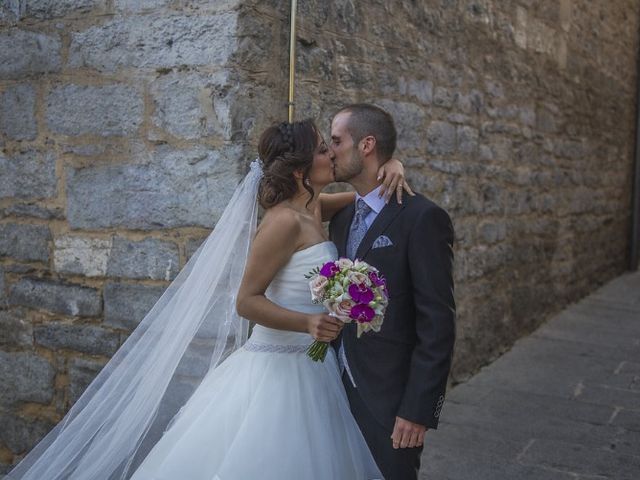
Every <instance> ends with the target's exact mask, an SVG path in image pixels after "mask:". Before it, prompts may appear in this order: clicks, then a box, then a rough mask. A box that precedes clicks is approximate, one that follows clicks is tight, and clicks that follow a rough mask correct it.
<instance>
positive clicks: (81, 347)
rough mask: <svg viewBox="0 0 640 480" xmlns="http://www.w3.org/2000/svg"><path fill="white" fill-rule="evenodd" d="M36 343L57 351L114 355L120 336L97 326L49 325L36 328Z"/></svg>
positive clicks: (34, 332)
mask: <svg viewBox="0 0 640 480" xmlns="http://www.w3.org/2000/svg"><path fill="white" fill-rule="evenodd" d="M33 334H34V338H35V343H36V344H38V345H42V346H43V347H46V348H50V349H52V350H57V349H59V348H65V349H70V350H76V351H78V352H85V353H90V354H94V355H112V354H113V353H114V352H115V351H116V350H117V348H118V346H119V345H118V340H119V337H118V334H117V333H114V332H111V331H109V330H106V329H104V328H102V327H98V326H95V325H68V324H62V323H47V324H44V325H36V326H35V327H34V331H33Z"/></svg>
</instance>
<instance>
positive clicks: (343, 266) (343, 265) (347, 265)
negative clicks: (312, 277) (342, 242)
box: [336, 258, 353, 270]
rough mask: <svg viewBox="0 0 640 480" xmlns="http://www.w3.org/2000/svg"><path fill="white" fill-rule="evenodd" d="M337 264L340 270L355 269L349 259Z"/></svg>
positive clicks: (339, 261) (343, 259)
mask: <svg viewBox="0 0 640 480" xmlns="http://www.w3.org/2000/svg"><path fill="white" fill-rule="evenodd" d="M336 264H337V265H338V267H340V270H345V269H348V268H351V267H353V262H352V261H351V260H349V259H348V258H341V259H340V260H338V261H336Z"/></svg>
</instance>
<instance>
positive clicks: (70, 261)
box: [53, 236, 113, 277]
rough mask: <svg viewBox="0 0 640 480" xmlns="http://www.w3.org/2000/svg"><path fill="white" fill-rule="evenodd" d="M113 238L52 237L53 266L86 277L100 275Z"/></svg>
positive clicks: (104, 272) (107, 258)
mask: <svg viewBox="0 0 640 480" xmlns="http://www.w3.org/2000/svg"><path fill="white" fill-rule="evenodd" d="M112 245H113V240H112V239H111V238H108V239H103V238H86V237H79V236H63V237H56V238H55V239H54V252H53V268H54V270H55V271H57V272H61V273H76V274H80V275H85V276H87V277H102V276H105V275H106V273H107V262H108V261H109V254H110V253H111V248H112Z"/></svg>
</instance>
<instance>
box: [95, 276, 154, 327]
mask: <svg viewBox="0 0 640 480" xmlns="http://www.w3.org/2000/svg"><path fill="white" fill-rule="evenodd" d="M164 291H165V288H164V287H155V286H148V285H133V284H125V283H107V284H106V285H105V287H104V324H105V325H108V326H110V327H115V328H124V329H126V330H133V329H134V328H135V327H137V326H138V324H139V323H140V321H141V320H142V319H143V318H144V316H145V315H146V314H147V313H148V312H149V310H151V307H153V305H154V304H155V303H156V302H157V301H158V299H159V298H160V296H161V295H162V293H163V292H164Z"/></svg>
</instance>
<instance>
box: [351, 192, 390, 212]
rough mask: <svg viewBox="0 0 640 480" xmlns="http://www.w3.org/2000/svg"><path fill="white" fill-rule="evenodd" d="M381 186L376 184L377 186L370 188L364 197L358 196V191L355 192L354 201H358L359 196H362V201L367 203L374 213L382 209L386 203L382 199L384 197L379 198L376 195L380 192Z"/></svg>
mask: <svg viewBox="0 0 640 480" xmlns="http://www.w3.org/2000/svg"><path fill="white" fill-rule="evenodd" d="M381 188H382V185H378V187H377V188H375V189H373V190H371V191H370V192H369V193H367V194H366V195H365V196H364V197H362V196H360V195H359V194H358V192H356V202H357V201H358V199H359V198H362V199H363V200H364V202H365V203H366V204H367V205H369V207H371V210H373V211H374V212H376V214H377V213H380V210H382V208H383V207H384V206H385V205H386V204H385V201H384V197H382V198H380V197H379V196H378V193H379V192H380V189H381Z"/></svg>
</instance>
